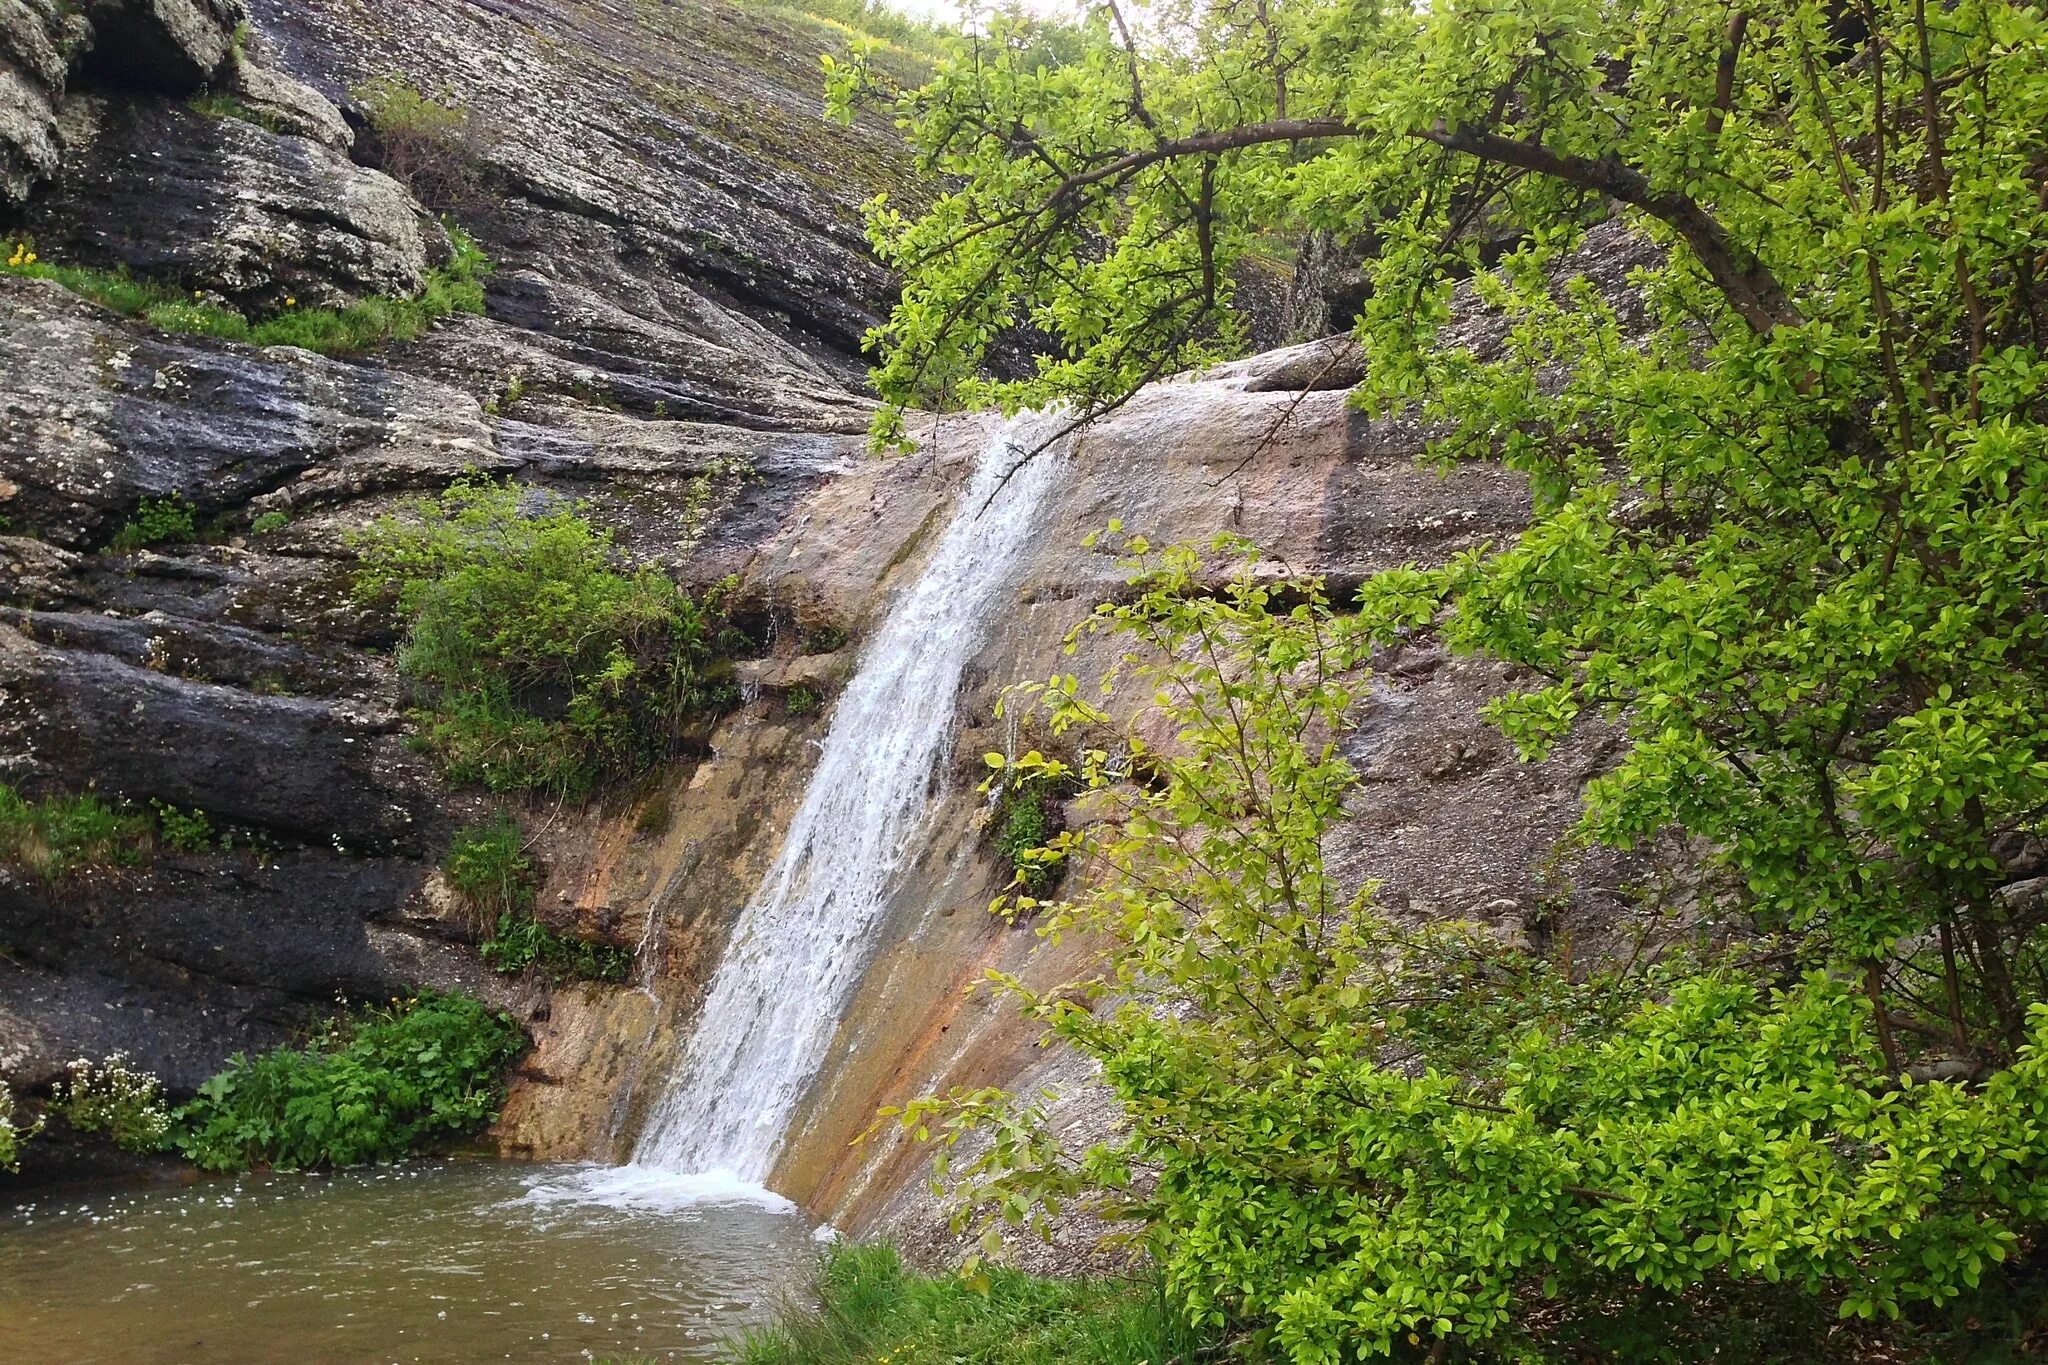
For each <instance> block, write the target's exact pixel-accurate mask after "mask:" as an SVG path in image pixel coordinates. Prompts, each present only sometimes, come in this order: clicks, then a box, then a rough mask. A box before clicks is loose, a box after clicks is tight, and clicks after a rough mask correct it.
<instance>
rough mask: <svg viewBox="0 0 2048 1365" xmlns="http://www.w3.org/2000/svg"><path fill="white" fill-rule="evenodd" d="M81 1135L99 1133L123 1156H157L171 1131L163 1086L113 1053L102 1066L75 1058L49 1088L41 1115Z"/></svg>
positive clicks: (126, 1059) (121, 1055)
mask: <svg viewBox="0 0 2048 1365" xmlns="http://www.w3.org/2000/svg"><path fill="white" fill-rule="evenodd" d="M46 1112H47V1113H49V1114H52V1115H55V1116H56V1117H58V1118H61V1119H63V1120H64V1121H65V1122H66V1123H68V1124H70V1125H71V1127H72V1128H73V1129H75V1130H76V1131H78V1132H81V1133H103V1134H105V1135H106V1137H107V1139H108V1140H109V1141H111V1142H112V1143H113V1144H114V1145H115V1146H116V1147H119V1148H120V1149H121V1150H122V1151H124V1152H135V1153H140V1154H146V1153H149V1152H155V1151H160V1150H162V1148H163V1145H164V1139H165V1137H166V1136H167V1135H168V1134H169V1132H170V1128H171V1111H170V1108H169V1106H168V1105H167V1104H166V1103H165V1102H164V1087H163V1082H161V1081H159V1080H158V1079H157V1078H156V1077H155V1076H153V1075H151V1074H149V1073H148V1072H146V1071H136V1070H134V1069H133V1068H131V1067H130V1066H129V1065H128V1054H126V1053H125V1052H116V1053H114V1054H113V1055H112V1056H110V1057H108V1058H107V1059H106V1060H105V1061H103V1062H98V1063H95V1062H92V1061H90V1060H88V1059H86V1058H83V1057H81V1058H79V1059H78V1060H76V1061H74V1062H72V1063H71V1064H70V1065H69V1066H67V1067H66V1068H65V1072H64V1075H63V1077H62V1078H61V1079H59V1080H58V1081H57V1083H56V1085H55V1086H54V1087H53V1088H52V1091H51V1095H50V1104H49V1108H48V1110H47V1111H46Z"/></svg>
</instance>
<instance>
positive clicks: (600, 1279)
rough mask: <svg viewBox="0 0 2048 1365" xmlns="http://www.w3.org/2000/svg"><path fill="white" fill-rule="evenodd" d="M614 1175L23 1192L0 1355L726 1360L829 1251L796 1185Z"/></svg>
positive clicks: (366, 1175) (322, 1363) (4, 1242)
mask: <svg viewBox="0 0 2048 1365" xmlns="http://www.w3.org/2000/svg"><path fill="white" fill-rule="evenodd" d="M602 1175H603V1172H601V1171H599V1170H595V1169H592V1168H580V1167H563V1166H554V1167H550V1166H523V1165H507V1164H499V1163H493V1162H417V1163H408V1164H406V1165H401V1166H392V1167H382V1168H377V1169H371V1170H362V1171H348V1172H342V1173H340V1174H334V1175H245V1176H241V1177H238V1178H228V1179H218V1180H206V1181H202V1182H200V1183H199V1184H196V1185H179V1186H149V1187H124V1188H112V1189H105V1190H95V1191H90V1192H86V1193H69V1194H48V1195H45V1196H43V1197H39V1198H37V1199H35V1200H33V1201H32V1202H31V1201H29V1200H27V1199H25V1198H24V1199H23V1200H21V1201H20V1202H10V1203H8V1204H6V1205H4V1206H0V1361H6V1362H9V1365H46V1363H48V1365H57V1363H58V1362H63V1363H64V1365H71V1363H72V1362H79V1363H80V1365H83V1362H96V1363H98V1362H103V1363H106V1365H136V1363H139V1362H150V1363H151V1365H155V1363H156V1362H163V1363H164V1365H169V1362H178V1363H179V1365H185V1363H186V1362H206V1365H242V1363H243V1362H248V1363H249V1365H256V1362H262V1363H263V1365H275V1363H278V1362H282V1363H283V1365H330V1362H332V1363H333V1365H341V1363H342V1362H348V1363H349V1365H354V1363H355V1362H368V1361H405V1362H411V1361H434V1362H468V1361H497V1360H514V1361H578V1360H592V1359H595V1360H606V1359H618V1360H662V1361H668V1360H682V1361H695V1360H715V1359H718V1358H720V1355H721V1347H722V1346H723V1345H724V1344H725V1343H728V1342H730V1341H731V1340H732V1339H733V1338H734V1337H735V1336H737V1335H738V1334H739V1333H740V1332H742V1331H744V1330H745V1329H746V1328H747V1327H749V1326H752V1325H755V1324H758V1323H760V1322H762V1321H764V1320H765V1319H766V1318H767V1317H768V1316H770V1315H771V1314H772V1312H773V1311H774V1309H775V1308H776V1307H778V1306H779V1305H780V1304H781V1303H783V1302H784V1301H785V1300H786V1299H787V1298H788V1297H789V1296H790V1295H791V1294H793V1293H796V1292H799V1291H800V1289H801V1286H802V1284H803V1282H804V1278H805V1275H806V1273H807V1272H808V1271H809V1270H810V1268H811V1267H812V1265H813V1264H814V1263H815V1260H816V1255H817V1250H818V1247H817V1243H816V1242H815V1241H814V1239H813V1237H812V1233H811V1228H810V1226H809V1224H807V1223H806V1222H805V1221H804V1220H803V1218H802V1217H801V1216H800V1215H798V1214H796V1213H794V1212H792V1211H790V1210H789V1209H788V1208H787V1206H780V1207H778V1206H777V1205H776V1204H774V1203H773V1202H761V1201H755V1202H729V1201H728V1200H727V1199H725V1198H724V1197H722V1196H721V1193H720V1192H716V1191H714V1192H713V1193H714V1197H713V1199H711V1200H710V1201H708V1202H707V1201H706V1199H705V1192H704V1191H703V1190H702V1189H700V1188H682V1189H679V1190H677V1191H675V1192H674V1197H672V1198H669V1197H664V1192H663V1190H662V1189H661V1188H659V1186H658V1185H652V1186H650V1185H649V1184H647V1183H646V1182H641V1183H638V1184H634V1185H631V1186H630V1187H627V1188H620V1187H619V1185H618V1183H617V1182H612V1181H607V1180H605V1179H602V1178H597V1177H601V1176H602ZM0 1191H4V1187H0ZM593 1191H596V1192H597V1193H595V1194H593ZM0 1198H5V1195H4V1193H0Z"/></svg>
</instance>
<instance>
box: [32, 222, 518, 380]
mask: <svg viewBox="0 0 2048 1365" xmlns="http://www.w3.org/2000/svg"><path fill="white" fill-rule="evenodd" d="M448 240H449V241H450V242H451V243H452V244H453V246H454V255H453V257H452V259H451V260H450V261H449V263H448V264H447V265H445V266H442V267H441V268H439V269H437V270H434V271H432V272H430V273H429V274H428V276H427V283H426V287H425V288H423V289H422V290H421V291H420V292H419V293H418V294H416V295H414V296H412V297H411V298H368V299H361V300H358V301H357V302H355V303H351V304H349V305H348V306H346V307H343V308H299V307H297V306H295V304H294V303H293V301H292V300H289V299H288V300H286V307H285V309H284V311H282V312H279V313H275V314H272V315H271V316H269V317H266V318H260V319H252V318H250V317H248V316H247V315H245V314H244V313H242V312H240V311H239V310H237V309H235V308H233V307H231V306H229V305H228V304H227V303H225V302H222V301H219V300H217V299H214V298H212V297H209V296H204V295H187V294H184V293H182V292H180V291H179V290H177V289H175V288H173V287H172V286H170V285H168V284H165V283H163V282H161V281H158V280H152V279H144V278H140V277H138V276H135V275H132V274H130V273H128V272H127V271H122V270H100V269H95V268H92V267H87V266H76V265H56V264H52V263H51V262H48V261H44V260H42V259H40V258H39V257H37V255H36V254H35V252H33V251H31V250H29V249H28V247H27V245H26V244H25V243H24V244H20V245H17V247H16V248H15V251H14V253H13V255H12V257H10V258H9V259H8V260H6V261H4V262H0V274H5V275H16V276H21V277H24V278H28V279H39V280H51V281H53V282H55V283H57V284H60V285H62V286H64V287H65V288H66V289H69V290H70V291H71V292H72V293H74V294H77V295H80V296H81V297H83V298H87V299H90V300H92V301H93V302H94V303H97V304H99V305H100V306H101V307H102V308H107V309H111V310H112V311H113V312H116V313H119V314H121V315H122V316H123V317H131V318H138V319H140V320H141V321H143V322H145V323H147V324H148V325H150V326H151V327H154V328H156V329H157V330H159V331H164V332H179V333H183V334H186V335H189V336H204V337H215V338H218V339H220V340H223V341H238V342H244V343H246V344H248V345H252V346H297V347H299V348H301V349H303V350H308V351H317V352H319V353H320V354H322V355H355V354H359V353H361V352H363V351H367V350H370V349H372V348H374V347H376V346H379V345H382V344H383V343H385V342H388V341H410V340H412V339H413V338H414V337H416V336H418V335H419V334H420V333H421V332H423V331H425V330H426V329H427V328H428V327H429V326H431V325H432V324H433V323H435V322H438V321H439V320H440V319H442V318H445V317H448V316H450V315H452V314H455V313H481V312H483V310H484V284H483V282H484V279H485V277H486V276H488V275H489V274H490V272H491V262H490V258H489V257H488V256H486V255H485V254H484V252H483V249H482V248H481V247H479V246H478V245H477V244H476V242H475V241H474V240H473V239H471V238H470V237H469V236H468V235H467V234H466V233H464V232H463V231H462V230H461V229H460V228H457V227H455V226H454V225H453V224H452V223H451V224H449V225H448Z"/></svg>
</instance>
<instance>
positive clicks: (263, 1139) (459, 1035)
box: [171, 992, 526, 1171]
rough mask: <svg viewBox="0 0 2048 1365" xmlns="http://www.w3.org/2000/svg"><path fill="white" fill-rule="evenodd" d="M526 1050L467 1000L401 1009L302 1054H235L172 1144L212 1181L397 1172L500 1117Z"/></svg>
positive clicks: (497, 1019)
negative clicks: (413, 1156) (277, 1174)
mask: <svg viewBox="0 0 2048 1365" xmlns="http://www.w3.org/2000/svg"><path fill="white" fill-rule="evenodd" d="M525 1042H526V1040H525V1035H524V1034H523V1033H522V1032H521V1031H520V1028H519V1026H518V1025H517V1024H515V1023H513V1022H512V1020H511V1019H509V1018H508V1017H506V1016H505V1015H503V1014H500V1013H498V1012H496V1011H493V1010H490V1009H487V1008H485V1007H484V1006H483V1005H481V1004H479V1003H478V1002H476V1001H474V1000H471V999H468V998H467V997H464V996H458V995H439V994H435V993H432V992H425V993H422V994H421V995H419V996H417V997H414V998H412V999H407V1000H394V1001H392V1002H391V1003H390V1004H389V1005H387V1006H383V1007H381V1008H375V1009H368V1010H364V1011H362V1012H361V1013H358V1014H354V1015H348V1016H344V1017H342V1018H340V1019H336V1020H333V1021H331V1022H330V1023H328V1024H327V1025H326V1026H324V1027H323V1028H322V1030H321V1031H320V1032H319V1033H318V1034H317V1035H316V1036H315V1037H313V1038H312V1039H311V1040H310V1041H308V1042H307V1043H306V1044H305V1045H304V1046H301V1047H282V1048H278V1049H276V1050H275V1051H272V1052H266V1053H263V1054H261V1055H258V1056H255V1057H251V1056H248V1055H247V1054H244V1053H237V1054H236V1055H235V1056H234V1057H232V1058H230V1059H229V1061H228V1065H227V1067H226V1069H225V1070H223V1071H221V1072H220V1074H218V1075H216V1076H214V1077H213V1078H212V1079H211V1080H209V1081H207V1082H206V1084H205V1085H202V1086H201V1087H200V1088H199V1093H198V1095H197V1096H196V1097H195V1098H194V1099H193V1100H192V1101H191V1102H190V1103H189V1104H186V1105H185V1106H184V1107H183V1108H181V1109H180V1110H179V1111H178V1113H177V1117H176V1120H175V1126H174V1129H173V1133H172V1137H171V1142H172V1144H173V1145H174V1146H175V1147H176V1148H177V1149H178V1150H179V1151H180V1152H182V1153H183V1154H184V1155H185V1157H186V1158H187V1159H189V1160H191V1161H192V1162H194V1163H195V1164H197V1165H198V1166H200V1167H202V1168H203V1169H206V1170H212V1171H226V1170H240V1169H244V1168H247V1167H251V1166H257V1165H267V1166H275V1167H279V1168H283V1169H304V1168H307V1167H313V1166H353V1165H360V1164H362V1163H364V1162H371V1161H395V1160H397V1159H398V1158H400V1157H402V1156H406V1155H408V1154H409V1153H412V1152H416V1151H420V1150H423V1149H425V1148H427V1147H429V1146H432V1145H434V1144H437V1143H443V1142H446V1141H448V1140H451V1139H455V1138H459V1137H462V1136H465V1135H467V1134H469V1133H472V1132H474V1131H476V1130H477V1129H478V1128H480V1127H482V1126H483V1125H484V1124H486V1123H488V1122H490V1121H491V1120H492V1119H493V1118H495V1117H496V1116H497V1112H498V1107H499V1105H500V1104H502V1103H503V1101H504V1098H505V1084H504V1077H503V1072H504V1070H505V1068H506V1067H507V1066H508V1065H510V1064H511V1062H512V1061H513V1059H514V1058H516V1057H517V1056H518V1055H519V1053H520V1052H521V1051H522V1050H523V1049H524V1047H525Z"/></svg>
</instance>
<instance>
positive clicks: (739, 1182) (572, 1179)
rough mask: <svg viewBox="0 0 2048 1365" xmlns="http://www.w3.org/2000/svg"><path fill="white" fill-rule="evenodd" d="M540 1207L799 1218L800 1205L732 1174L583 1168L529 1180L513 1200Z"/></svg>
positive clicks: (641, 1167)
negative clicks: (744, 1210)
mask: <svg viewBox="0 0 2048 1365" xmlns="http://www.w3.org/2000/svg"><path fill="white" fill-rule="evenodd" d="M514 1202H515V1203H519V1204H528V1205H532V1206H535V1207H539V1208H548V1207H551V1206H554V1205H557V1204H573V1205H589V1204H599V1205H603V1206H604V1207H606V1208H613V1209H622V1210H629V1211H631V1212H635V1213H674V1212H677V1211H680V1210H683V1209H690V1208H696V1207H698V1206H700V1205H718V1204H747V1205H751V1206H753V1207H755V1208H759V1209H765V1210H767V1211H768V1212H770V1213H795V1212H796V1205H794V1204H792V1203H790V1202H789V1201H788V1200H787V1199H784V1198H783V1197H782V1196H781V1195H779V1194H777V1193H775V1191H773V1190H771V1189H768V1188H767V1187H766V1186H764V1185H762V1184H760V1183H759V1182H758V1181H753V1180H743V1179H741V1178H740V1177H739V1176H738V1175H736V1174H734V1173H733V1172H731V1171H694V1172H689V1173H682V1172H677V1171H663V1170H657V1169H655V1168H654V1167H651V1166H579V1167H573V1168H570V1169H569V1170H566V1171H562V1170H557V1171H555V1172H551V1173H550V1174H549V1175H546V1176H537V1177H535V1178H534V1179H533V1180H531V1181H529V1182H528V1184H527V1188H526V1193H525V1194H524V1195H522V1196H520V1197H519V1198H518V1199H517V1200H515V1201H514Z"/></svg>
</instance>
